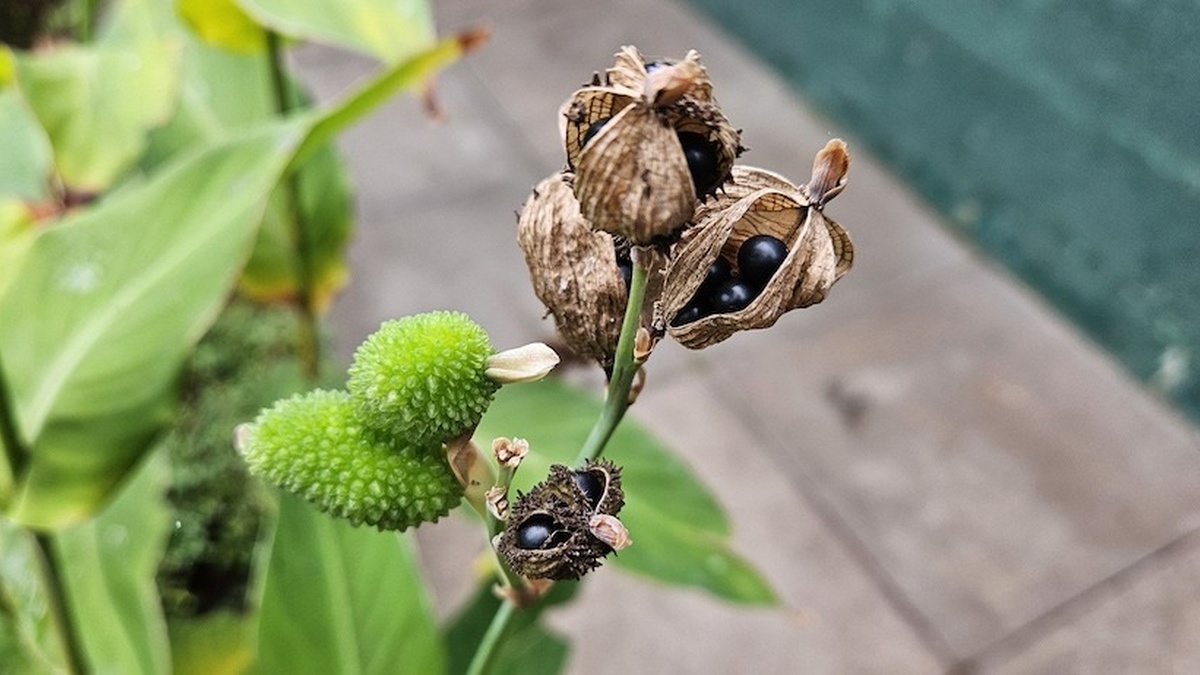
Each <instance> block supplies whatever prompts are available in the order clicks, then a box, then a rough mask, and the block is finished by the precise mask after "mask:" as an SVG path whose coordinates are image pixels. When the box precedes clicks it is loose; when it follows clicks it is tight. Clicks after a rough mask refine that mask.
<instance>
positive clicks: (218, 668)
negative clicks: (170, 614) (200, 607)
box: [167, 611, 258, 675]
mask: <svg viewBox="0 0 1200 675" xmlns="http://www.w3.org/2000/svg"><path fill="white" fill-rule="evenodd" d="M257 619H258V617H257V616H255V615H253V614H238V613H235V612H229V611H217V612H209V613H207V614H204V615H202V616H198V617H194V618H189V619H169V620H168V623H167V630H168V632H169V633H170V635H171V672H172V673H174V674H175V675H241V673H247V672H249V671H250V669H251V667H252V665H253V663H254V644H253V642H254V628H255V626H256V625H257Z"/></svg>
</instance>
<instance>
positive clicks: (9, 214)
mask: <svg viewBox="0 0 1200 675" xmlns="http://www.w3.org/2000/svg"><path fill="white" fill-rule="evenodd" d="M36 235H37V230H36V229H35V228H34V223H33V218H32V215H31V214H30V212H29V209H28V208H27V207H26V206H25V205H24V204H23V203H21V202H19V201H14V200H5V199H0V298H3V297H4V293H5V291H7V290H8V286H9V284H11V283H12V281H13V279H16V278H17V272H19V271H20V269H21V261H22V260H24V258H25V255H26V254H27V253H28V251H29V248H30V247H31V246H32V245H33V240H34V238H35V237H36Z"/></svg>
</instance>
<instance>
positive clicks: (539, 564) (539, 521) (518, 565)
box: [496, 461, 628, 579]
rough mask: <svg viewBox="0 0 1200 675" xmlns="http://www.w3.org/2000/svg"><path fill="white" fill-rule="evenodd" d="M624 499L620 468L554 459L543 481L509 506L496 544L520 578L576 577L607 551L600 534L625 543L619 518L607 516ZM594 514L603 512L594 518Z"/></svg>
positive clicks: (594, 566)
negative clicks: (568, 463)
mask: <svg viewBox="0 0 1200 675" xmlns="http://www.w3.org/2000/svg"><path fill="white" fill-rule="evenodd" d="M624 504H625V497H624V493H623V492H622V491H621V472H620V469H618V468H617V467H616V466H615V465H613V464H612V463H611V462H607V461H598V462H588V463H587V464H585V465H584V467H583V468H582V469H580V470H579V471H572V470H571V469H568V468H567V467H565V466H563V465H561V464H555V465H554V466H552V467H550V475H549V476H548V477H547V478H546V480H544V481H542V482H541V483H538V484H537V485H535V486H534V487H533V489H532V490H530V491H529V493H528V494H524V495H520V496H519V497H518V498H517V500H516V502H515V503H514V504H513V505H512V507H511V509H510V512H509V518H508V521H507V523H506V524H505V528H504V531H503V532H502V533H501V534H500V537H499V539H498V541H497V542H496V549H497V550H498V551H499V552H500V554H501V555H503V556H504V558H505V560H506V561H507V562H508V565H509V567H511V568H512V569H513V570H514V571H515V572H517V573H518V574H521V575H523V576H525V577H528V578H531V579H578V578H579V577H581V576H583V575H584V574H586V573H587V572H589V571H591V570H593V569H595V568H596V567H598V566H599V565H600V561H601V559H602V558H604V557H605V556H606V555H608V554H609V553H611V552H612V551H613V546H612V545H610V544H609V543H608V542H606V541H605V540H606V539H611V540H612V541H613V542H614V543H617V544H621V545H628V535H627V533H624V530H623V528H622V527H620V526H619V524H620V521H616V523H613V522H612V521H611V520H609V519H608V517H613V516H615V515H616V513H617V512H618V511H619V510H620V509H621V507H622V506H624ZM598 515H599V516H605V517H604V518H600V519H599V520H596V519H595V517H596V516H598ZM614 520H615V518H614ZM594 528H598V531H599V532H600V533H601V534H602V535H604V539H602V538H599V537H597V536H596V534H595V533H594V532H593V529H594Z"/></svg>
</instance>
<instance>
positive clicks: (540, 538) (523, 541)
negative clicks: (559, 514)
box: [517, 513, 562, 550]
mask: <svg viewBox="0 0 1200 675" xmlns="http://www.w3.org/2000/svg"><path fill="white" fill-rule="evenodd" d="M561 529H562V528H560V527H559V525H558V523H556V522H554V519H553V518H551V517H550V516H548V515H546V514H544V513H535V514H533V515H532V516H529V517H528V518H526V519H525V522H523V523H521V526H520V527H518V528H517V548H523V549H526V550H533V549H538V548H542V547H543V546H544V545H545V544H546V543H547V542H548V541H549V540H550V536H551V535H553V534H555V533H556V532H558V531H560V530H561Z"/></svg>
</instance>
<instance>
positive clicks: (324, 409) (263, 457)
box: [239, 390, 463, 530]
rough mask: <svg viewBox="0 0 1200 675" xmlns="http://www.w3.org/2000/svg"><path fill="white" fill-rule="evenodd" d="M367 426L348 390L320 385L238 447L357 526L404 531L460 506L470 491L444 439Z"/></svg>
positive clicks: (264, 473)
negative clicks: (419, 438) (410, 439)
mask: <svg viewBox="0 0 1200 675" xmlns="http://www.w3.org/2000/svg"><path fill="white" fill-rule="evenodd" d="M364 432H365V430H364V429H363V427H362V424H361V422H359V421H358V419H357V418H356V416H355V414H354V407H353V405H352V404H351V402H350V396H349V395H348V394H347V393H346V392H343V391H324V390H316V391H312V392H309V393H307V394H298V395H296V396H293V397H292V398H289V399H286V400H283V401H279V402H278V403H276V404H275V406H274V407H273V408H270V409H269V410H264V411H263V412H262V413H260V414H259V416H258V419H257V420H255V422H254V423H253V424H251V425H249V426H248V427H246V428H245V429H244V430H243V431H242V432H241V434H242V435H241V438H240V439H239V446H240V448H241V450H242V452H243V454H244V455H245V458H246V462H247V463H248V464H249V465H250V470H251V472H253V473H254V474H256V475H258V476H259V477H261V478H264V479H266V480H268V481H270V482H271V483H274V484H275V485H278V486H279V487H281V488H283V489H285V490H287V491H289V492H292V493H294V494H297V495H299V496H301V497H304V498H305V499H307V500H308V501H310V502H312V503H313V504H314V505H316V506H317V508H319V509H321V510H322V511H325V512H327V513H329V514H331V515H334V516H338V517H341V518H345V519H347V520H349V521H350V522H352V523H354V524H355V525H361V524H364V523H365V524H367V525H374V526H375V527H377V528H379V529H381V530H404V529H407V528H409V527H412V526H415V525H420V524H421V523H424V522H432V521H435V520H437V519H438V518H440V517H441V516H444V515H446V514H447V513H448V512H449V511H450V509H451V508H453V507H454V506H455V505H457V504H458V502H459V500H460V499H461V498H462V494H463V489H462V486H461V485H460V484H459V482H458V480H457V479H456V478H455V477H454V474H453V473H452V472H451V470H450V466H449V464H447V462H446V458H445V454H444V453H443V452H441V444H440V443H436V442H435V443H432V444H429V443H426V444H424V445H408V444H389V443H386V442H380V441H379V440H378V435H377V434H369V433H364Z"/></svg>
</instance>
